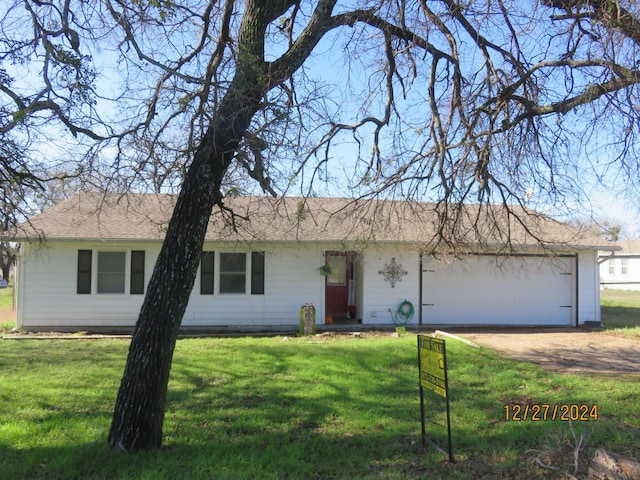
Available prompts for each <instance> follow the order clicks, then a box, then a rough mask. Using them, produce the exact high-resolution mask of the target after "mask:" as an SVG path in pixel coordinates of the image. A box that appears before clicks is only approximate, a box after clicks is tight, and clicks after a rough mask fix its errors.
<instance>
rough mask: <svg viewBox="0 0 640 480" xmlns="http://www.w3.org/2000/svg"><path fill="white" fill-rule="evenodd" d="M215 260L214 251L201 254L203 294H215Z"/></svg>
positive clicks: (201, 292)
mask: <svg viewBox="0 0 640 480" xmlns="http://www.w3.org/2000/svg"><path fill="white" fill-rule="evenodd" d="M214 261H215V256H214V253H213V252H202V254H201V256H200V294H201V295H213V278H214V266H215V264H214Z"/></svg>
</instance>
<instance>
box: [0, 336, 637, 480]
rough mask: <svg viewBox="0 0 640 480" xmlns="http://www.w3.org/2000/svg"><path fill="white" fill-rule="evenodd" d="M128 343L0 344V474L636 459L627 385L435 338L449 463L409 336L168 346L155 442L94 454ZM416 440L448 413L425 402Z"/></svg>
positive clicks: (382, 471) (426, 472)
mask: <svg viewBox="0 0 640 480" xmlns="http://www.w3.org/2000/svg"><path fill="white" fill-rule="evenodd" d="M127 348H128V342H127V341H123V340H71V341H64V340H46V341H44V340H40V341H38V340H21V341H14V340H3V341H0V405H1V406H2V408H0V452H1V454H0V472H2V475H3V478H8V479H18V478H41V479H45V478H46V479H75V478H77V479H175V478H184V479H187V478H189V479H211V478H216V479H225V478H228V479H255V478H260V479H270V478H273V479H283V478H290V479H342V478H345V479H361V478H364V479H368V478H371V479H378V478H385V479H414V478H453V479H456V478H458V479H475V478H518V479H527V478H531V479H533V478H553V477H554V475H555V476H556V478H564V477H563V476H562V475H561V474H560V473H558V472H554V471H551V470H547V469H543V468H541V467H540V466H539V464H538V463H537V461H538V460H539V461H540V462H543V463H545V464H547V465H551V466H553V467H557V468H560V469H561V470H562V471H567V472H570V473H573V458H574V457H573V454H574V452H573V448H572V447H571V445H572V444H573V445H575V444H576V443H577V439H578V438H580V436H581V435H585V436H587V435H588V438H587V440H586V442H585V443H584V447H583V449H582V451H581V455H580V458H581V459H582V460H581V462H582V463H581V467H582V470H581V472H582V473H581V478H582V477H586V462H587V461H588V460H589V459H590V458H591V457H592V455H593V452H594V450H595V449H596V448H597V447H604V448H607V449H609V450H610V451H614V452H619V453H623V454H627V455H634V456H635V457H636V458H637V457H638V456H639V455H640V415H639V413H638V407H637V406H638V403H639V400H640V399H639V396H640V387H638V378H637V377H631V376H628V377H625V376H617V377H603V376H594V375H583V376H580V375H566V374H565V375H557V374H551V373H547V372H545V371H543V370H541V369H540V368H539V367H537V366H534V365H532V364H527V363H522V362H516V361H510V360H504V359H501V358H499V357H498V356H497V355H496V354H495V353H494V352H492V351H490V350H487V349H474V348H472V347H470V346H467V345H465V344H463V343H460V342H457V341H455V340H447V350H448V359H449V368H450V370H449V379H450V388H451V415H452V418H451V423H452V430H453V447H454V453H455V455H456V460H457V461H456V463H454V464H449V463H448V462H447V461H446V458H445V457H444V456H443V455H442V454H441V453H440V452H438V451H437V450H435V449H434V448H432V447H427V448H423V447H422V446H421V439H420V406H419V391H418V387H417V383H418V371H417V365H416V364H417V348H416V337H415V335H412V334H407V335H405V336H402V337H400V338H392V337H390V336H388V335H385V336H377V337H374V336H366V335H364V334H363V338H354V337H351V336H340V337H327V336H318V337H310V338H290V339H286V340H285V339H284V338H282V337H276V338H260V339H256V338H242V339H215V338H211V339H185V340H180V341H178V345H177V347H176V353H175V360H174V365H173V371H172V377H171V382H170V392H169V397H168V406H167V414H166V419H165V427H164V432H165V445H166V446H165V447H164V448H163V449H162V450H160V451H154V452H146V453H140V454H136V455H126V454H117V453H114V452H111V451H109V450H108V449H107V448H106V435H107V432H108V428H109V423H110V415H111V410H112V408H113V403H114V398H115V395H116V391H117V387H118V383H119V379H120V376H121V373H122V369H123V366H124V362H125V357H126V353H127ZM425 398H426V411H427V416H428V418H429V419H430V420H431V421H432V422H437V423H438V425H436V424H433V423H428V424H427V433H428V435H429V437H431V438H433V439H434V440H436V441H437V442H439V443H440V444H441V445H443V446H444V445H446V443H445V438H446V435H445V432H446V428H445V426H444V415H443V412H444V404H443V402H442V401H441V399H440V397H437V396H435V395H433V394H431V392H425ZM514 403H516V404H518V403H529V404H532V403H540V404H545V403H546V404H551V405H555V404H582V403H586V404H589V405H597V406H598V407H597V408H598V418H597V420H594V419H593V418H590V419H589V421H584V422H580V421H576V422H573V423H572V424H570V423H569V422H564V421H560V420H557V419H556V420H555V421H551V420H547V421H539V422H534V421H531V420H527V421H506V420H505V407H504V406H505V404H514Z"/></svg>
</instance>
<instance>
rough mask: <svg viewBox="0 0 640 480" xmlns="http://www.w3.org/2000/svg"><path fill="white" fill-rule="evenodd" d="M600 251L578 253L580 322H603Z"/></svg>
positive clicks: (580, 323) (581, 323) (582, 323)
mask: <svg viewBox="0 0 640 480" xmlns="http://www.w3.org/2000/svg"><path fill="white" fill-rule="evenodd" d="M598 273H599V272H598V252H595V251H593V250H588V251H582V252H580V253H579V254H578V275H579V276H580V278H579V282H578V324H579V325H584V323H585V322H601V321H602V320H601V315H600V277H599V275H598Z"/></svg>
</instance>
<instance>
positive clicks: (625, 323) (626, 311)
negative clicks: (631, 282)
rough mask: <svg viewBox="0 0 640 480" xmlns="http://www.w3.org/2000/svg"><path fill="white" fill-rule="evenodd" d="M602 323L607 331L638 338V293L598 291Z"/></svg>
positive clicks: (639, 314)
mask: <svg viewBox="0 0 640 480" xmlns="http://www.w3.org/2000/svg"><path fill="white" fill-rule="evenodd" d="M600 305H601V306H602V323H603V325H604V327H605V328H606V329H608V330H613V331H615V332H617V333H622V334H624V335H627V336H629V337H635V338H640V291H632V290H614V289H605V290H601V291H600Z"/></svg>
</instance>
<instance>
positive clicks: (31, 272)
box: [18, 242, 159, 329]
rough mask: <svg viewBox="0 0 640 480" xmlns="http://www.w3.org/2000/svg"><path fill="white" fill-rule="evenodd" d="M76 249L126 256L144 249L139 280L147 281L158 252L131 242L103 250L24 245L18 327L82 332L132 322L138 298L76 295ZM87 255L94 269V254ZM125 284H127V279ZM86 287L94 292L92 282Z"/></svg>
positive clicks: (65, 244)
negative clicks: (79, 330) (141, 277)
mask: <svg viewBox="0 0 640 480" xmlns="http://www.w3.org/2000/svg"><path fill="white" fill-rule="evenodd" d="M79 249H95V251H110V250H112V251H127V252H130V251H131V250H132V249H133V250H146V255H145V277H146V280H148V279H149V276H150V275H151V270H152V268H153V264H154V262H155V258H156V257H157V255H158V252H159V245H153V244H148V245H145V246H142V245H140V244H135V243H133V244H110V245H109V246H105V245H104V244H100V243H96V244H81V243H72V242H57V243H51V244H50V245H48V246H46V247H36V248H34V247H29V245H28V244H24V245H23V255H22V256H21V258H20V261H19V269H20V271H19V280H18V282H19V285H18V325H19V326H24V327H26V328H29V327H33V326H38V327H51V328H55V327H78V328H80V329H82V328H83V327H91V326H102V325H107V326H123V325H133V324H134V323H135V320H136V318H137V314H138V311H139V310H140V306H141V305H142V300H143V297H144V295H130V294H128V293H125V294H95V293H94V294H87V295H78V294H77V293H76V282H77V272H76V270H77V265H78V250H79ZM93 257H94V258H93V260H94V267H95V262H96V258H95V257H96V255H93ZM128 261H129V256H128V254H127V262H128ZM94 270H95V268H94ZM126 282H127V285H128V275H127V279H126ZM145 283H146V282H145ZM92 288H93V291H94V292H95V281H94V282H93V285H92ZM127 291H128V289H127Z"/></svg>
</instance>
